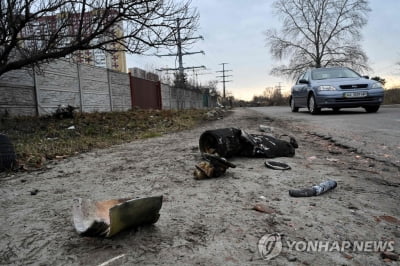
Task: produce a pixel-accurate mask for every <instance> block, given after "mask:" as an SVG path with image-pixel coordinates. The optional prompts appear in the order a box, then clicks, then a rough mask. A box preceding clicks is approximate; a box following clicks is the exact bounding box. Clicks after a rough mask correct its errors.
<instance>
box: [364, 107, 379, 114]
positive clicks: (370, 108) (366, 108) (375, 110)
mask: <svg viewBox="0 0 400 266" xmlns="http://www.w3.org/2000/svg"><path fill="white" fill-rule="evenodd" d="M379 107H380V106H379V105H375V106H365V107H364V109H365V111H367V113H376V112H378V110H379Z"/></svg>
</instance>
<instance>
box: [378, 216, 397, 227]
mask: <svg viewBox="0 0 400 266" xmlns="http://www.w3.org/2000/svg"><path fill="white" fill-rule="evenodd" d="M374 219H375V221H377V222H378V223H379V222H380V221H382V220H383V221H385V222H388V223H391V224H399V225H400V220H399V219H397V218H396V217H393V216H389V215H381V216H374Z"/></svg>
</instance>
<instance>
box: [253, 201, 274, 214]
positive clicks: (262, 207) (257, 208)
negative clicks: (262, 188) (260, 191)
mask: <svg viewBox="0 0 400 266" xmlns="http://www.w3.org/2000/svg"><path fill="white" fill-rule="evenodd" d="M253 210H255V211H258V212H264V213H268V214H271V213H274V212H275V210H274V209H272V208H269V207H268V206H266V205H264V204H261V203H257V204H256V205H254V206H253Z"/></svg>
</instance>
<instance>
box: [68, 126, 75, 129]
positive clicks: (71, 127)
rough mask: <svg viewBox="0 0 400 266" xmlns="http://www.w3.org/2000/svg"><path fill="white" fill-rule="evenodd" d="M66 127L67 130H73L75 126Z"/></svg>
mask: <svg viewBox="0 0 400 266" xmlns="http://www.w3.org/2000/svg"><path fill="white" fill-rule="evenodd" d="M67 129H69V130H74V129H75V126H70V127H68V128H67Z"/></svg>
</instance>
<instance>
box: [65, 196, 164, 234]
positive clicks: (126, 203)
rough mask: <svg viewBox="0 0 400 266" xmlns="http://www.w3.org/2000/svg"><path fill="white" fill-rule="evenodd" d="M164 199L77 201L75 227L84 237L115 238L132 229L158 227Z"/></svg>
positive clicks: (74, 213)
mask: <svg viewBox="0 0 400 266" xmlns="http://www.w3.org/2000/svg"><path fill="white" fill-rule="evenodd" d="M162 199H163V197H162V196H156V197H148V198H138V199H132V198H127V199H113V200H106V201H92V200H90V199H81V198H77V199H74V203H73V209H72V215H73V221H74V226H75V229H76V231H77V232H78V233H79V234H81V235H82V236H104V237H111V236H113V235H115V234H117V233H118V232H120V231H122V230H124V229H127V228H130V227H138V226H141V225H145V224H154V223H156V222H157V221H158V218H159V217H160V214H159V211H160V209H161V206H162Z"/></svg>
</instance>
